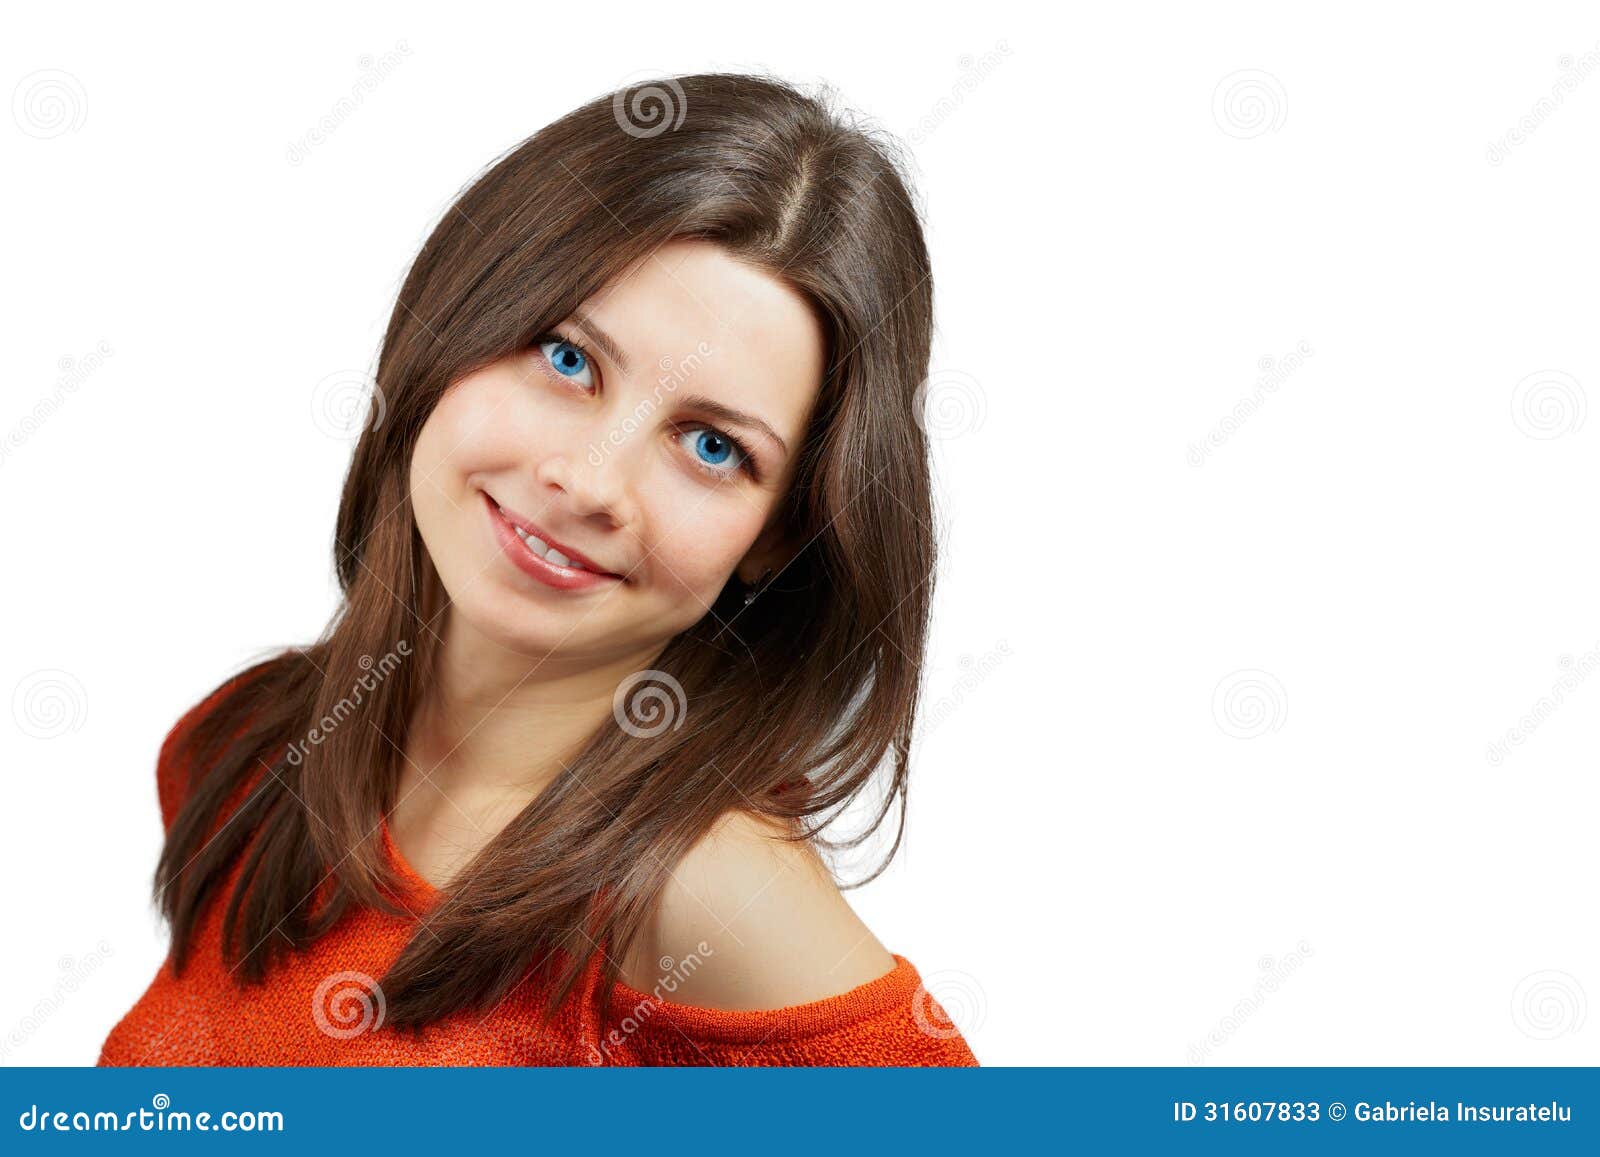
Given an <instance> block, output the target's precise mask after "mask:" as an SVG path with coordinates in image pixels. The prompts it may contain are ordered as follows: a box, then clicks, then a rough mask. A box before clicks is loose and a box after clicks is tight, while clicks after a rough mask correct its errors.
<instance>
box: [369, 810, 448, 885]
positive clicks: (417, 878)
mask: <svg viewBox="0 0 1600 1157" xmlns="http://www.w3.org/2000/svg"><path fill="white" fill-rule="evenodd" d="M378 827H379V830H380V831H381V832H382V837H383V850H384V854H385V855H387V856H388V857H389V863H390V864H391V865H392V866H393V867H394V869H395V873H396V875H398V876H399V882H400V888H399V891H400V893H401V895H400V899H401V900H402V901H404V902H407V903H412V904H415V905H417V906H419V907H422V908H432V907H433V906H434V905H436V904H437V903H438V902H439V900H440V899H441V898H442V896H443V893H442V892H440V891H439V889H438V888H435V887H434V886H433V885H432V884H431V883H429V882H428V880H427V879H426V878H425V877H424V876H423V875H422V873H420V872H418V871H417V870H416V869H415V868H413V867H412V866H411V862H410V861H409V860H407V859H406V858H405V856H404V855H402V854H401V852H400V847H399V845H398V844H396V843H395V842H394V833H393V832H391V831H390V830H389V817H388V816H382V817H380V818H379V820H378Z"/></svg>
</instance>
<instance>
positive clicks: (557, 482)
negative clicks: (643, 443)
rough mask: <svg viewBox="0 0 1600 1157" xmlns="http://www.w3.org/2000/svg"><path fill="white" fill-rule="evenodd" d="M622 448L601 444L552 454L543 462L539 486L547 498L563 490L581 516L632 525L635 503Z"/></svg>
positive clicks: (571, 508) (617, 525)
mask: <svg viewBox="0 0 1600 1157" xmlns="http://www.w3.org/2000/svg"><path fill="white" fill-rule="evenodd" d="M618 449H619V448H618V447H615V446H609V445H605V444H600V445H594V446H591V447H590V449H589V450H588V451H587V453H586V454H585V453H579V454H565V453H563V454H552V455H550V456H549V457H547V458H545V459H544V461H543V462H541V463H540V464H539V467H538V481H539V487H540V489H541V490H542V491H543V492H544V493H545V495H546V496H547V497H553V496H554V494H555V493H556V492H557V491H560V492H561V493H563V494H564V495H565V496H566V500H565V505H566V506H567V508H568V510H569V511H570V512H571V513H572V514H573V515H574V516H576V517H578V518H583V519H586V520H592V521H595V522H599V523H603V524H605V525H606V526H608V527H611V528H620V527H626V526H632V525H633V523H634V518H635V504H634V501H633V495H632V490H631V487H630V484H629V481H628V478H627V466H626V463H624V462H623V461H622V460H621V458H622V455H620V454H619V453H618Z"/></svg>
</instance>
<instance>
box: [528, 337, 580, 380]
mask: <svg viewBox="0 0 1600 1157" xmlns="http://www.w3.org/2000/svg"><path fill="white" fill-rule="evenodd" d="M539 352H540V354H542V355H543V356H544V359H545V361H547V362H549V363H550V368H551V369H553V370H555V371H556V373H558V374H560V375H561V376H562V377H564V378H572V379H573V380H575V381H577V382H578V384H579V385H581V386H584V387H586V388H592V387H593V385H594V374H593V373H592V372H591V371H590V369H589V355H588V354H586V353H584V352H583V350H582V349H581V348H579V347H578V346H576V345H574V344H573V343H572V342H570V341H567V340H566V339H565V338H561V337H557V336H556V335H555V334H549V335H547V336H546V337H543V338H540V339H539ZM585 373H587V374H588V375H589V377H588V378H587V379H579V378H578V375H579V374H585Z"/></svg>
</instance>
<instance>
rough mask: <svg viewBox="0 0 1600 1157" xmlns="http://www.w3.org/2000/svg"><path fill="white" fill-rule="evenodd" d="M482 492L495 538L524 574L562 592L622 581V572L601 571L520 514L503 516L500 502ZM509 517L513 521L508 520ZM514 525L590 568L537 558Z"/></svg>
mask: <svg viewBox="0 0 1600 1157" xmlns="http://www.w3.org/2000/svg"><path fill="white" fill-rule="evenodd" d="M481 493H482V494H483V503H484V509H485V510H486V511H488V514H489V524H490V526H491V527H492V528H493V530H494V536H495V539H496V541H498V542H499V543H500V549H501V550H503V551H504V552H505V554H506V557H507V558H509V559H510V560H511V564H512V565H513V566H515V567H516V568H517V569H518V570H520V571H521V572H522V573H523V574H526V575H528V576H529V577H531V578H536V579H538V580H539V581H540V582H542V583H544V584H545V585H546V586H551V587H555V588H556V589H557V590H562V591H577V590H589V589H592V588H594V587H601V586H609V585H610V584H612V583H619V582H621V581H622V576H621V575H619V574H612V573H611V572H610V571H603V570H600V569H598V568H596V567H594V564H593V563H592V562H590V560H589V559H588V558H586V557H584V556H583V555H582V554H579V553H578V552H577V551H575V550H568V549H567V548H566V547H565V546H563V545H562V544H561V543H559V542H556V541H555V540H554V539H552V538H548V537H546V536H545V535H544V534H543V533H541V532H540V530H539V529H538V527H536V526H534V525H533V524H532V523H531V522H528V521H527V520H525V519H524V518H522V517H521V516H520V515H514V514H511V513H510V512H509V511H508V512H507V513H506V514H504V515H502V514H501V513H500V507H499V504H498V503H496V502H495V500H494V499H493V498H491V497H490V496H489V493H488V491H482V492H481ZM511 519H514V520H515V521H514V522H513V521H509V520H511ZM513 526H519V527H521V528H522V529H523V531H525V532H526V533H528V534H535V535H538V536H539V538H541V539H543V540H544V541H545V542H546V543H548V544H549V545H550V546H551V547H552V548H554V549H556V550H559V551H560V552H561V553H562V554H564V555H566V556H567V557H568V558H570V559H574V560H576V561H577V562H581V563H583V564H584V566H585V567H589V568H590V569H588V570H579V569H578V568H576V567H570V566H557V565H556V564H555V563H553V562H550V561H549V560H548V559H543V558H540V557H539V556H538V555H536V554H534V553H533V551H531V550H529V549H528V548H527V547H526V546H524V545H523V542H522V539H520V538H518V537H517V532H516V531H515V530H513V529H512V527H513Z"/></svg>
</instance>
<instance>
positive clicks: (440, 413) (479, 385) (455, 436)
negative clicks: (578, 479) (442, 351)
mask: <svg viewBox="0 0 1600 1157" xmlns="http://www.w3.org/2000/svg"><path fill="white" fill-rule="evenodd" d="M515 403H516V399H515V397H513V396H512V395H511V393H510V391H509V390H508V388H507V386H506V385H505V383H503V382H501V381H499V380H498V379H497V378H496V377H495V376H493V375H487V374H485V375H474V376H473V377H469V378H464V379H462V380H461V381H460V382H458V383H456V385H454V386H453V387H451V388H450V389H449V390H448V391H446V393H445V395H444V396H443V397H442V398H440V399H439V403H438V404H437V405H436V406H434V408H433V413H431V414H429V415H428V420H427V421H426V422H425V423H424V424H423V427H422V430H421V432H420V433H419V434H418V436H417V445H416V451H415V453H414V455H413V463H414V466H413V475H414V477H416V478H418V479H420V478H422V477H428V476H433V477H434V478H435V479H436V480H438V479H439V478H440V476H449V474H450V473H451V472H452V471H453V472H454V473H456V474H466V473H469V472H471V471H473V470H484V469H493V468H497V467H503V466H504V465H505V464H506V463H507V461H514V460H515V455H516V452H517V446H518V444H519V443H518V440H517V438H516V437H515V436H514V427H515V422H514V421H513V417H514V415H515V414H516V413H517V406H516V404H515ZM419 472H420V473H419Z"/></svg>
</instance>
